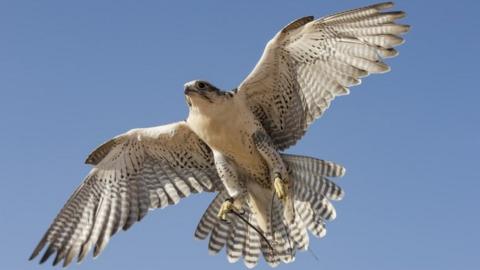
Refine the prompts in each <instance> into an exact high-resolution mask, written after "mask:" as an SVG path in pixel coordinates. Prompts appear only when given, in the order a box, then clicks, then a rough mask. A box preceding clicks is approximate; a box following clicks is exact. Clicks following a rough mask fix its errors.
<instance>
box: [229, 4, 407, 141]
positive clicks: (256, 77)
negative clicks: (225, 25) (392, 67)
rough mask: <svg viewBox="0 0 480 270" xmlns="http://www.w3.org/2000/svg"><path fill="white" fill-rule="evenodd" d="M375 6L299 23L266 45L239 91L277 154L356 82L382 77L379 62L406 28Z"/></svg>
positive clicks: (383, 68) (396, 16) (397, 14)
mask: <svg viewBox="0 0 480 270" xmlns="http://www.w3.org/2000/svg"><path fill="white" fill-rule="evenodd" d="M392 6H393V3H391V2H389V3H380V4H376V5H372V6H367V7H363V8H359V9H354V10H350V11H345V12H341V13H338V14H335V15H331V16H327V17H323V18H320V19H317V20H314V18H313V17H312V16H308V17H303V18H300V19H298V20H296V21H294V22H292V23H290V24H289V25H287V26H286V27H285V28H283V29H282V30H281V31H280V32H279V33H278V34H277V35H276V36H275V37H274V38H273V39H272V40H270V42H268V44H267V46H266V48H265V50H264V52H263V55H262V57H261V59H260V60H259V62H258V63H257V65H256V66H255V68H254V69H253V71H252V72H251V73H250V74H249V75H248V76H247V78H246V79H245V80H244V81H243V82H242V83H241V84H240V86H239V87H238V93H239V94H241V95H243V96H244V97H245V98H246V100H247V103H248V105H249V106H250V109H251V110H252V111H253V112H254V114H255V115H256V117H257V118H258V119H259V120H260V122H261V123H262V125H263V126H264V128H265V130H266V131H267V132H268V134H269V135H270V137H271V138H272V140H273V142H274V144H275V145H276V146H277V148H278V149H279V150H283V149H285V148H287V147H289V146H291V145H294V144H295V143H296V142H297V141H298V140H299V139H300V138H301V137H302V136H303V135H304V134H305V132H306V130H307V128H308V126H309V125H310V124H311V123H312V122H313V121H314V120H315V119H317V118H319V117H320V116H321V115H322V114H323V113H324V112H325V110H326V109H327V108H328V107H329V106H330V103H331V101H332V100H333V99H334V98H335V97H337V96H342V95H347V94H348V93H349V89H348V88H349V87H351V86H354V85H358V84H359V83H360V78H361V77H365V76H367V75H369V74H371V73H383V72H387V71H388V70H389V67H388V66H387V65H386V64H385V63H384V62H383V61H382V59H383V58H386V57H393V56H396V55H397V51H396V50H395V49H394V47H395V46H397V45H400V44H401V43H402V42H403V38H402V37H400V35H401V34H403V33H405V32H407V31H408V29H409V26H407V25H401V24H397V23H395V21H396V20H397V19H400V18H403V17H404V16H405V13H403V12H401V11H394V12H384V11H383V10H384V9H387V8H391V7H392Z"/></svg>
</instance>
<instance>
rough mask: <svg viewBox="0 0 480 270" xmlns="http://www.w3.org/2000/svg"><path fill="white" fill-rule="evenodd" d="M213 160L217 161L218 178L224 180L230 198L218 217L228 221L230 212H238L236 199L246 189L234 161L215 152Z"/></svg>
mask: <svg viewBox="0 0 480 270" xmlns="http://www.w3.org/2000/svg"><path fill="white" fill-rule="evenodd" d="M213 158H214V160H215V167H216V168H217V173H218V176H219V177H220V179H221V180H222V183H223V185H224V186H225V189H226V190H227V192H228V195H229V196H230V197H229V198H228V199H226V200H225V201H224V202H223V203H222V206H221V207H220V210H219V211H218V217H219V218H220V219H222V220H226V217H227V214H228V213H229V212H231V211H232V210H237V211H238V209H237V207H236V206H234V204H235V199H236V198H237V197H238V196H239V195H240V194H242V193H243V192H245V187H244V186H243V184H242V183H241V182H240V181H239V179H238V175H237V170H236V165H235V162H234V161H233V160H231V159H230V158H228V157H227V156H225V155H223V154H222V153H220V152H218V151H215V150H214V151H213Z"/></svg>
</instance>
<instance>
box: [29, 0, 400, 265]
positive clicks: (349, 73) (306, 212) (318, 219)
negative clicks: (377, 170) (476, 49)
mask: <svg viewBox="0 0 480 270" xmlns="http://www.w3.org/2000/svg"><path fill="white" fill-rule="evenodd" d="M392 6H393V3H390V2H388V3H380V4H375V5H371V6H367V7H363V8H359V9H355V10H350V11H345V12H341V13H338V14H335V15H331V16H327V17H323V18H320V19H317V20H315V19H314V18H313V17H311V16H309V17H303V18H300V19H298V20H295V21H294V22H292V23H290V24H288V25H287V26H286V27H284V28H283V29H282V30H280V32H278V33H277V34H276V35H275V37H273V39H272V40H270V41H269V42H268V44H267V46H266V48H265V51H264V52H263V55H262V57H261V58H260V61H259V62H258V63H257V65H256V66H255V68H254V69H253V71H252V72H251V73H250V74H249V75H248V76H247V78H246V79H245V80H244V81H243V82H242V83H241V84H240V86H239V87H238V88H237V89H236V90H234V91H232V92H227V91H222V90H220V89H218V88H216V87H215V86H214V85H212V84H211V83H209V82H206V81H192V82H189V83H187V84H185V96H186V99H187V104H188V106H189V115H188V118H187V120H186V121H182V122H177V123H173V124H169V125H164V126H158V127H151V128H140V129H133V130H130V131H128V132H126V133H124V134H121V135H119V136H117V137H115V138H113V139H111V140H109V141H108V142H106V143H104V144H103V145H101V146H100V147H98V148H97V149H96V150H95V151H93V152H92V153H91V154H90V155H89V156H88V158H87V160H86V163H87V164H91V165H93V166H94V167H93V169H92V170H91V171H90V173H89V174H88V175H87V177H86V178H85V180H84V182H83V183H82V184H81V185H80V186H79V187H78V188H77V190H76V191H75V192H74V193H73V195H72V196H71V197H70V199H69V200H68V201H67V203H66V204H65V206H64V207H63V208H62V210H61V211H60V213H59V214H58V216H57V217H56V218H55V220H54V221H53V223H52V224H51V225H50V228H49V229H48V230H47V232H46V233H45V235H44V236H43V238H42V239H41V240H40V243H39V244H38V246H37V247H36V248H35V250H34V251H33V254H32V255H31V257H30V259H33V258H35V257H36V256H37V255H38V254H39V253H40V252H41V251H42V250H43V249H44V248H46V251H45V252H44V254H43V256H42V258H41V260H40V262H41V263H43V262H45V261H46V260H47V259H48V258H49V257H50V256H52V255H55V259H54V261H53V264H54V265H56V264H58V263H60V262H63V265H64V266H67V265H68V264H70V262H71V261H72V260H73V259H74V258H77V260H78V261H82V260H83V259H84V257H85V256H86V255H87V253H88V252H89V251H90V250H91V249H92V248H93V255H94V256H97V255H98V254H100V252H101V251H102V250H103V249H104V248H105V246H106V245H107V243H108V241H109V240H110V237H111V236H112V235H114V234H115V233H116V232H117V231H119V230H120V229H123V230H127V229H128V228H129V227H130V226H131V225H133V224H134V223H135V222H137V221H140V220H141V219H142V218H143V217H144V216H145V215H146V214H147V212H148V210H149V209H154V208H163V207H166V206H168V205H171V204H176V203H178V202H179V201H180V199H181V198H184V197H188V196H189V195H190V194H192V193H199V192H203V191H207V192H216V193H218V194H217V196H216V197H215V199H214V200H213V201H212V203H211V204H210V205H209V206H208V208H207V210H206V211H205V213H204V215H203V216H202V218H201V220H200V222H199V224H198V226H197V229H196V231H195V236H196V237H197V238H199V239H206V238H207V237H208V236H210V238H209V243H208V249H209V250H210V251H211V252H212V253H217V252H219V251H220V250H221V249H222V248H224V247H225V249H226V254H227V257H228V260H229V261H230V262H234V261H237V260H239V259H240V258H242V257H243V260H244V262H245V264H246V266H247V267H253V266H255V265H256V264H257V262H258V259H259V258H260V256H261V255H263V257H264V259H265V260H266V261H267V263H268V264H270V265H271V266H276V265H278V264H279V263H280V262H291V261H293V260H294V258H295V252H296V251H297V250H305V249H307V248H308V242H309V235H308V231H310V232H311V233H312V234H313V235H314V236H317V237H323V236H324V235H325V233H326V229H325V222H326V221H329V220H333V219H334V218H335V216H336V213H335V209H334V208H333V206H332V204H331V201H334V200H340V199H341V198H342V197H343V191H342V189H341V188H340V187H339V186H337V185H336V184H335V183H334V182H333V181H332V180H330V179H331V178H334V177H340V176H342V175H343V174H344V173H345V169H344V168H343V167H342V166H340V165H338V164H335V163H333V162H330V161H325V160H320V159H316V158H311V157H305V156H297V155H288V154H284V153H281V152H280V151H281V150H284V149H286V148H288V147H289V146H292V145H294V144H295V143H296V142H297V141H298V140H299V139H300V138H301V137H302V136H303V135H304V134H305V132H306V131H307V128H308V126H309V125H310V124H311V123H312V122H313V121H314V120H315V119H317V118H319V117H320V116H321V115H322V114H323V112H324V111H325V110H326V109H327V108H328V107H329V106H330V103H331V101H332V100H333V99H334V98H335V97H337V96H342V95H347V94H348V93H349V87H351V86H354V85H357V84H359V83H360V81H361V78H362V77H365V76H367V75H369V74H371V73H383V72H386V71H388V70H389V67H388V66H387V65H386V64H385V63H384V62H383V59H384V58H387V57H393V56H396V55H397V51H396V50H395V49H394V47H395V46H397V45H400V44H401V43H402V42H403V39H402V37H401V35H402V34H403V33H405V32H407V31H408V29H409V27H408V26H406V25H402V24H397V23H396V22H395V21H396V20H398V19H401V18H403V17H404V16H405V14H404V13H403V12H397V11H395V12H386V11H384V10H385V9H388V8H391V7H392Z"/></svg>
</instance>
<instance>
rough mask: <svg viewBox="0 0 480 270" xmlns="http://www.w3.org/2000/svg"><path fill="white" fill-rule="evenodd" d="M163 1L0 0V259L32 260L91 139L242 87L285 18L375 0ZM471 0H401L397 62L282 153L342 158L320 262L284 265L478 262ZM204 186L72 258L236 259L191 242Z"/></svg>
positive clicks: (139, 265) (177, 115)
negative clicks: (196, 88)
mask: <svg viewBox="0 0 480 270" xmlns="http://www.w3.org/2000/svg"><path fill="white" fill-rule="evenodd" d="M173 2H174V1H162V2H161V1H1V2H0V35H1V37H0V91H1V92H0V93H1V95H0V121H1V122H0V124H1V132H0V149H1V155H0V164H1V165H0V166H1V167H0V168H1V170H0V179H1V180H0V211H1V212H0V218H1V219H0V220H1V222H0V239H1V240H0V258H1V260H0V268H1V269H16V270H17V269H40V267H39V266H38V265H37V261H35V262H28V261H27V258H28V256H29V255H30V253H31V251H32V250H33V248H34V247H35V245H36V244H37V241H38V240H39V239H40V238H41V236H42V234H43V233H44V231H45V230H46V229H47V227H48V225H49V224H50V222H51V221H52V220H53V218H54V216H55V215H56V214H57V212H58V211H59V209H60V208H61V206H62V205H63V203H64V202H65V201H66V200H67V199H68V197H69V196H70V194H71V193H72V192H73V190H74V189H75V187H76V186H77V185H79V183H80V182H81V180H82V178H83V177H84V175H85V174H86V173H87V172H88V170H89V167H88V166H87V165H83V161H84V159H85V157H86V155H87V154H88V153H89V152H90V151H91V150H92V149H94V148H95V147H96V146H97V145H98V144H100V143H102V142H103V141H105V140H107V139H108V138H111V137H113V136H114V135H117V134H119V133H122V132H124V131H126V130H128V129H130V128H135V127H145V126H152V125H159V124H165V123H169V122H173V121H178V120H181V119H185V117H186V115H187V107H186V105H185V101H184V96H183V84H184V83H185V82H187V81H190V80H192V79H199V78H202V79H206V80H210V81H211V82H213V83H214V84H216V85H217V86H218V87H220V88H224V89H231V88H234V87H235V86H237V85H238V84H239V83H240V82H241V81H242V80H243V78H244V77H245V76H246V75H247V74H248V73H249V71H250V70H251V69H252V68H253V66H254V64H255V63H256V61H257V60H258V58H259V57H260V55H261V52H262V51H263V47H264V45H265V43H266V42H267V41H268V40H269V39H270V38H271V37H272V36H273V35H274V34H275V33H276V31H278V30H279V29H280V28H281V27H283V26H284V25H285V24H287V23H288V22H290V21H291V20H293V19H295V18H297V17H301V16H304V15H316V16H323V15H326V14H330V13H332V12H336V11H341V10H345V9H350V8H355V7H360V6H363V5H366V4H371V3H372V2H371V1H346V0H322V1H318V0H317V1H306V0H305V1H273V0H272V1H175V3H173ZM227 2H228V3H227ZM479 3H480V2H478V1H397V6H396V9H401V10H405V11H407V12H408V17H407V18H406V19H404V20H403V22H405V23H408V24H411V25H412V30H411V32H410V33H409V34H408V35H407V36H406V40H407V42H406V43H405V44H404V45H403V46H401V47H400V48H399V50H400V56H399V57H398V58H395V59H390V60H388V63H389V64H391V65H392V72H390V73H388V74H385V75H380V76H379V75H377V76H372V77H369V78H367V79H365V80H364V81H363V84H362V85H361V86H359V87H355V88H354V89H352V94H351V95H350V96H348V97H343V98H339V99H337V100H336V101H335V102H334V103H333V105H332V107H331V108H330V110H329V111H328V112H327V113H326V115H325V116H324V117H323V118H322V119H320V120H319V121H317V122H316V123H315V124H314V125H312V126H311V128H310V131H309V132H308V133H307V135H306V136H305V138H304V139H303V140H302V141H301V142H300V143H299V144H298V145H297V146H295V147H293V148H291V149H289V150H288V152H290V153H298V154H305V155H311V156H315V157H320V158H324V159H329V160H333V161H336V162H339V163H341V164H343V165H345V166H346V167H347V175H346V177H344V178H343V179H341V180H340V184H341V185H342V186H343V187H344V189H345V190H346V197H345V199H344V200H343V201H341V202H339V203H337V204H336V206H337V210H338V218H337V220H335V221H334V222H333V223H331V224H329V225H328V234H327V236H326V238H325V239H323V240H318V239H313V238H312V241H311V248H312V249H313V250H314V252H315V253H316V255H317V256H318V257H319V261H316V260H315V259H314V257H313V256H312V255H311V254H309V253H308V252H303V253H299V254H298V256H297V260H296V262H295V263H293V264H291V265H282V266H281V267H280V268H281V269H328V270H337V269H338V270H340V269H388V270H394V269H410V270H416V269H422V270H423V269H435V270H442V269H462V270H468V269H480V268H479V267H480V263H479V256H478V255H479V250H480V249H479V242H480V232H479V231H480V230H479V226H480V216H479V214H478V213H479V211H478V206H479V203H478V199H477V198H478V194H479V191H480V184H479V182H480V171H479V170H477V168H478V166H479V164H478V161H479V157H478V153H479V150H480V136H479V135H480V134H479V133H480V128H479V116H480V110H479V105H478V103H479V99H480V89H479V88H478V84H477V81H478V78H479V75H480V74H479V72H478V60H479V58H478V49H479V46H478V41H479V37H478V34H479V32H478V29H479V27H480V24H479V19H477V16H478V10H479V8H480V4H479ZM211 199H212V195H211V194H202V195H197V196H194V197H191V198H189V199H187V200H184V201H182V202H181V203H180V204H179V205H177V206H175V207H170V208H167V209H164V210H157V211H155V212H152V213H150V214H149V215H148V216H147V217H146V218H145V219H144V220H143V221H142V222H141V223H139V224H137V225H135V226H133V227H132V228H131V229H130V231H129V232H128V233H123V232H122V233H119V234H117V235H116V236H115V237H114V238H113V239H112V241H111V242H110V244H109V246H108V247H107V249H106V250H105V251H104V253H103V254H102V255H101V256H100V257H99V258H98V259H96V260H95V261H93V260H92V259H91V257H90V256H89V257H87V259H86V260H85V261H84V262H83V263H82V264H80V265H76V264H74V265H73V266H71V267H70V269H92V270H94V269H170V267H175V269H192V268H202V269H227V267H228V269H243V268H244V266H243V263H237V264H233V265H230V264H229V263H228V262H227V260H226V258H225V255H224V254H223V252H222V254H221V255H219V256H214V257H212V256H209V255H208V252H207V242H205V241H197V240H194V239H193V231H194V229H195V227H196V225H197V222H198V220H199V218H200V216H201V214H202V213H203V211H204V209H206V207H207V205H208V203H209V201H210V200H211ZM264 268H267V266H266V264H265V263H264V262H263V261H262V262H261V263H260V265H259V266H258V269H264ZM41 269H51V266H49V265H44V266H42V267H41Z"/></svg>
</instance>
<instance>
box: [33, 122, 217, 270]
mask: <svg viewBox="0 0 480 270" xmlns="http://www.w3.org/2000/svg"><path fill="white" fill-rule="evenodd" d="M86 163H88V164H92V165H95V167H94V168H93V169H92V170H91V171H90V173H89V174H88V175H87V177H86V179H85V181H84V182H83V183H82V184H81V185H80V186H79V187H78V188H77V190H76V191H75V192H74V193H73V195H72V196H71V197H70V199H69V200H68V202H67V203H66V204H65V206H64V207H63V208H62V210H61V211H60V213H59V214H58V216H57V217H56V218H55V220H54V221H53V223H52V225H51V226H50V228H49V229H48V231H47V232H46V233H45V235H44V237H43V238H42V240H41V241H40V243H39V244H38V246H37V247H36V248H35V250H34V251H33V254H32V256H31V257H30V259H33V258H35V257H36V256H37V255H38V254H39V253H40V251H41V250H42V249H43V248H44V247H47V249H46V251H45V253H44V255H43V257H42V258H41V260H40V263H43V262H45V261H46V260H47V259H48V258H49V257H50V256H51V255H53V254H54V253H56V257H55V260H54V262H53V264H54V265H56V264H58V263H59V262H61V261H62V260H63V265H64V266H67V265H68V264H69V263H70V262H71V261H72V259H74V258H75V257H77V256H78V261H81V260H83V258H84V257H85V255H86V254H87V253H88V252H89V250H90V249H91V248H92V247H93V248H94V251H93V255H94V256H97V255H98V254H99V253H100V252H101V251H102V250H103V249H104V248H105V246H106V245H107V243H108V241H109V240H110V237H111V236H112V235H114V234H115V233H116V232H117V231H118V230H120V228H122V229H123V230H127V229H128V228H129V227H130V226H131V225H133V224H134V223H135V222H137V221H140V220H141V219H142V218H143V217H144V216H145V215H146V214H147V212H148V210H149V209H153V208H163V207H166V206H168V205H171V204H176V203H178V202H179V201H180V199H181V198H183V197H187V196H189V195H190V194H192V193H198V192H202V191H216V190H223V186H222V184H221V182H220V179H219V178H218V175H217V172H216V169H215V166H214V162H213V156H212V153H211V150H210V148H209V147H208V146H207V145H206V144H205V143H203V142H202V141H201V140H200V139H199V138H198V136H197V135H195V134H194V133H193V132H192V131H191V130H190V128H189V127H188V126H187V125H186V123H184V122H178V123H173V124H170V125H165V126H159V127H152V128H143V129H134V130H131V131H129V132H127V133H124V134H122V135H119V136H117V137H115V138H113V139H112V140H110V141H108V142H106V143H104V144H103V145H101V146H100V147H99V148H97V149H96V150H95V151H94V152H93V153H92V154H91V155H90V156H89V157H88V158H87V161H86Z"/></svg>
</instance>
